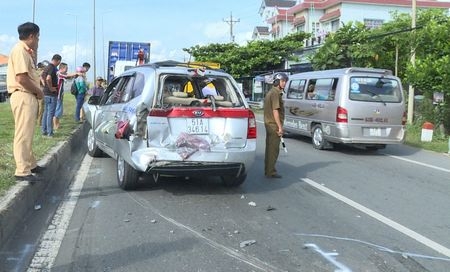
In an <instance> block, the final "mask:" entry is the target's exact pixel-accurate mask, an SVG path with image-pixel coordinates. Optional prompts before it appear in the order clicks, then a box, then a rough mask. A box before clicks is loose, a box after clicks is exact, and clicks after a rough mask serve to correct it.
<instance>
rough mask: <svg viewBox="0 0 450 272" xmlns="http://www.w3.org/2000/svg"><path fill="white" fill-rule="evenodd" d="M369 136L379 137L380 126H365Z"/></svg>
mask: <svg viewBox="0 0 450 272" xmlns="http://www.w3.org/2000/svg"><path fill="white" fill-rule="evenodd" d="M366 131H368V132H369V133H368V134H369V136H375V137H381V136H382V135H381V128H367V130H366Z"/></svg>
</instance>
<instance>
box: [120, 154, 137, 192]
mask: <svg viewBox="0 0 450 272" xmlns="http://www.w3.org/2000/svg"><path fill="white" fill-rule="evenodd" d="M139 175H140V172H139V171H138V170H136V169H134V168H133V167H132V166H131V165H129V164H128V163H127V162H126V161H125V160H124V159H123V158H122V157H121V156H120V155H118V156H117V182H118V183H119V187H120V188H122V189H124V190H133V189H135V188H136V186H137V182H138V179H139Z"/></svg>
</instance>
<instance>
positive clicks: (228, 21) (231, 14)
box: [223, 12, 240, 42]
mask: <svg viewBox="0 0 450 272" xmlns="http://www.w3.org/2000/svg"><path fill="white" fill-rule="evenodd" d="M223 21H224V22H226V23H227V24H229V25H230V40H231V42H234V34H233V24H234V23H238V22H240V20H239V19H237V20H233V12H231V13H230V19H229V20H225V19H223Z"/></svg>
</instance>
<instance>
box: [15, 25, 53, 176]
mask: <svg viewBox="0 0 450 272" xmlns="http://www.w3.org/2000/svg"><path fill="white" fill-rule="evenodd" d="M17 31H18V32H19V41H18V43H17V44H16V45H15V46H14V47H13V49H12V50H11V53H10V55H9V60H8V70H7V87H8V93H9V94H10V96H11V98H10V103H11V110H12V113H13V117H14V124H15V129H14V146H13V149H14V159H15V161H16V171H15V178H16V180H17V181H28V182H30V183H34V182H36V181H39V180H41V179H40V177H39V176H36V175H34V174H37V173H40V172H42V171H43V167H40V166H38V165H37V164H36V159H35V157H34V155H33V150H32V145H33V135H34V129H35V128H36V119H37V111H38V99H42V98H43V97H44V93H43V91H42V89H41V87H40V85H39V82H40V79H39V76H38V74H37V71H36V57H37V55H36V53H37V48H38V44H39V34H40V30H39V26H38V25H36V24H34V23H30V22H27V23H24V24H21V25H19V27H18V28H17Z"/></svg>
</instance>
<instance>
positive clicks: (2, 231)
mask: <svg viewBox="0 0 450 272" xmlns="http://www.w3.org/2000/svg"><path fill="white" fill-rule="evenodd" d="M87 131H88V126H86V125H82V126H79V127H78V128H77V129H75V130H74V131H73V133H72V136H71V137H70V138H69V139H68V140H67V141H64V142H60V143H59V144H58V145H57V146H55V147H54V148H53V149H51V150H50V152H49V153H48V154H47V155H46V156H45V157H44V158H43V159H42V160H40V161H39V162H38V164H39V165H41V166H45V167H46V170H45V172H44V173H43V176H44V178H46V180H45V181H44V182H41V183H37V184H34V185H30V184H27V183H25V182H21V183H18V184H16V185H14V186H13V187H12V188H11V189H10V190H9V191H8V192H7V193H6V195H5V196H3V197H2V198H0V245H4V244H5V243H6V242H7V240H8V239H9V238H10V237H13V234H14V231H15V230H16V227H17V226H18V224H20V222H22V221H23V220H24V219H25V218H27V217H28V216H29V214H30V213H31V212H33V210H34V207H35V204H36V201H37V200H38V199H39V197H41V196H43V195H44V194H45V192H46V191H47V189H48V188H51V187H54V186H58V187H64V188H66V187H67V186H68V185H69V184H70V183H71V181H72V179H73V177H74V176H75V173H76V171H74V170H76V169H78V167H79V165H80V163H81V159H82V157H83V156H84V155H85V154H86V148H85V147H86V137H85V135H87Z"/></svg>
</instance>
